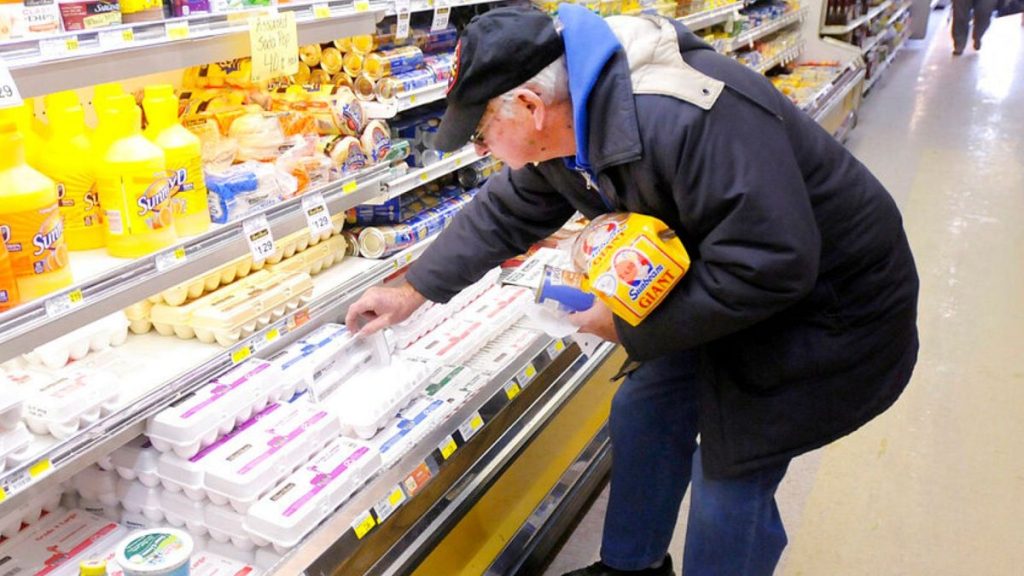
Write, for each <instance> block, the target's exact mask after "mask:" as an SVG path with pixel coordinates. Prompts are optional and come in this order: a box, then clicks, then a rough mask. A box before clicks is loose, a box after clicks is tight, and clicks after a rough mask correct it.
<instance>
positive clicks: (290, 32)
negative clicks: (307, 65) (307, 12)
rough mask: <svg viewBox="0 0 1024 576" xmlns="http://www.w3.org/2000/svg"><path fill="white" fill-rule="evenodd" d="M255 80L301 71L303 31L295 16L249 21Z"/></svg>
mask: <svg viewBox="0 0 1024 576" xmlns="http://www.w3.org/2000/svg"><path fill="white" fill-rule="evenodd" d="M249 49H250V51H251V53H252V80H253V82H262V81H264V80H271V79H273V78H277V77H279V76H291V75H292V74H295V73H296V72H298V71H299V32H298V28H296V26H295V13H294V12H284V13H283V14H268V15H262V16H254V17H252V18H249Z"/></svg>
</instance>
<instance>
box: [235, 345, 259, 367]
mask: <svg viewBox="0 0 1024 576" xmlns="http://www.w3.org/2000/svg"><path fill="white" fill-rule="evenodd" d="M255 353H256V350H255V349H254V348H253V346H252V344H246V345H245V346H242V347H241V348H239V349H238V350H235V351H234V352H232V353H231V363H232V364H241V363H242V362H245V361H246V360H248V359H249V357H250V356H252V355H253V354H255Z"/></svg>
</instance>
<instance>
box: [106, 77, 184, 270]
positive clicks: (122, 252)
mask: <svg viewBox="0 0 1024 576" xmlns="http://www.w3.org/2000/svg"><path fill="white" fill-rule="evenodd" d="M107 106H108V109H107V111H106V117H105V118H104V120H103V123H102V124H101V128H102V130H103V132H104V137H105V138H108V139H109V141H110V145H109V146H108V147H107V149H106V153H105V154H104V156H103V159H102V161H101V162H100V164H99V167H98V168H97V171H96V173H97V179H96V181H97V187H98V190H99V195H100V206H101V207H102V208H103V225H104V229H105V230H106V239H107V252H108V253H110V255H111V256H116V257H119V258H138V257H140V256H145V255H147V254H151V253H153V252H155V251H157V250H159V249H161V248H164V247H167V246H169V245H171V244H173V243H174V242H176V241H177V239H178V235H177V234H176V233H175V231H174V213H173V209H172V207H171V182H170V180H169V179H168V177H167V163H166V160H165V159H164V151H163V150H161V149H160V147H159V146H157V145H156V144H153V143H152V142H150V141H149V140H147V139H146V138H145V137H143V136H142V131H141V129H140V128H139V124H140V122H141V116H142V115H141V112H140V111H139V108H138V106H136V105H135V101H134V99H132V97H131V96H128V95H121V96H114V97H112V98H109V99H107Z"/></svg>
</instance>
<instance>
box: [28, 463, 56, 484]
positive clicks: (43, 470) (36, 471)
mask: <svg viewBox="0 0 1024 576" xmlns="http://www.w3.org/2000/svg"><path fill="white" fill-rule="evenodd" d="M51 470H53V464H52V463H51V462H50V459H49V458H47V459H45V460H40V461H39V462H36V463H35V464H33V465H32V466H31V467H30V468H29V469H28V475H29V477H30V478H32V479H33V480H36V479H39V478H41V477H43V476H46V475H47V474H49V473H50V471H51Z"/></svg>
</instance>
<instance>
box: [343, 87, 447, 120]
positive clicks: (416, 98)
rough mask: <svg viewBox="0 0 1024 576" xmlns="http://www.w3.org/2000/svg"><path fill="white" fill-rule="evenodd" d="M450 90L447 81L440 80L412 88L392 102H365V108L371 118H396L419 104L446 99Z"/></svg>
mask: <svg viewBox="0 0 1024 576" xmlns="http://www.w3.org/2000/svg"><path fill="white" fill-rule="evenodd" d="M447 91H448V84H447V83H446V82H439V83H437V84H433V85H430V86H424V87H422V88H417V89H415V90H410V91H408V92H406V93H404V94H402V95H401V96H399V97H397V98H395V99H394V100H393V101H391V102H376V101H374V102H364V103H363V109H364V110H365V111H366V115H367V116H368V117H370V118H380V119H384V120H388V119H391V118H394V117H395V116H396V115H398V114H399V113H401V112H405V111H406V110H411V109H413V108H416V107H417V106H423V105H424V104H430V103H431V102H439V101H441V100H444V98H445V96H446V93H447Z"/></svg>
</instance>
